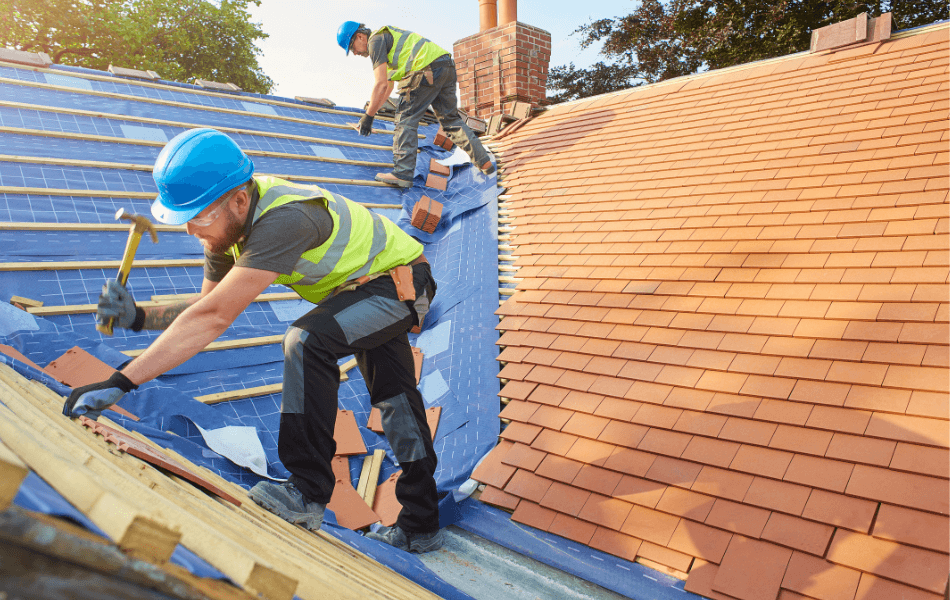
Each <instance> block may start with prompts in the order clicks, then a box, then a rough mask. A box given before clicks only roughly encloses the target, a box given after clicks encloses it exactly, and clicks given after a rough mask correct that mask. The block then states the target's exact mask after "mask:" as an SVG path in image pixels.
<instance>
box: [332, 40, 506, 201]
mask: <svg viewBox="0 0 950 600" xmlns="http://www.w3.org/2000/svg"><path fill="white" fill-rule="evenodd" d="M336 41H337V43H338V44H339V45H340V47H341V48H343V49H344V50H346V53H347V55H349V53H350V52H351V51H352V52H353V54H356V55H359V56H368V57H370V58H371V59H372V61H373V77H374V79H375V84H374V86H373V95H372V97H371V98H370V100H369V105H368V106H367V107H366V114H365V115H363V117H362V118H361V119H360V122H359V128H360V135H369V134H370V133H371V132H372V128H373V118H374V116H375V115H376V112H377V111H378V110H379V109H380V107H382V106H383V104H384V103H385V102H386V100H387V99H388V98H389V96H390V94H392V91H393V86H394V82H399V102H398V103H397V105H396V130H395V132H394V133H393V171H392V173H379V174H377V175H376V181H382V182H383V183H388V184H390V185H395V186H398V187H402V188H407V187H411V186H412V178H413V176H414V175H415V169H416V152H417V149H418V147H419V137H418V131H419V121H420V120H421V119H422V116H423V115H424V114H425V112H426V109H427V108H429V107H430V106H431V107H432V111H433V112H434V113H435V116H436V118H438V120H439V123H440V124H441V125H442V129H443V131H445V135H446V136H448V137H449V139H451V140H452V141H453V142H455V144H456V145H457V146H458V147H459V148H461V149H462V150H464V151H465V152H466V153H468V155H469V156H470V157H471V159H472V162H473V163H475V165H476V166H477V167H478V168H479V169H481V171H482V172H483V173H485V174H491V173H494V172H495V167H494V165H493V164H492V162H491V157H490V156H489V154H488V151H487V150H485V147H484V146H483V145H482V143H481V141H479V139H478V137H477V136H476V135H475V134H474V133H472V130H471V129H469V127H468V126H467V125H466V124H465V122H464V121H463V120H462V118H461V117H460V116H459V112H458V100H457V96H456V94H455V86H456V82H457V77H456V74H455V62H454V61H453V60H452V55H451V54H450V53H449V52H447V51H445V50H443V49H442V48H440V47H439V46H437V45H436V44H434V43H433V42H430V41H429V40H427V39H425V38H424V37H422V36H421V35H419V34H418V33H413V32H411V31H405V30H403V29H398V28H396V27H392V26H388V25H386V26H383V27H380V28H379V29H377V30H376V31H370V29H368V28H367V27H366V26H364V25H363V24H361V23H357V22H356V21H347V22H345V23H343V24H342V25H340V29H339V30H338V31H337V34H336Z"/></svg>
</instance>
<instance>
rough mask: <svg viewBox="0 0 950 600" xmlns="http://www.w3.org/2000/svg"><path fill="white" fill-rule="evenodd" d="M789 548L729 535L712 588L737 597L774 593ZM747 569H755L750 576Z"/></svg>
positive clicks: (753, 599) (761, 598) (757, 598)
mask: <svg viewBox="0 0 950 600" xmlns="http://www.w3.org/2000/svg"><path fill="white" fill-rule="evenodd" d="M791 556H792V551H791V550H788V549H786V548H781V547H779V546H776V545H774V544H770V543H767V542H760V541H758V540H751V539H748V538H745V537H742V536H738V535H737V536H733V537H732V540H731V541H730V542H729V547H728V548H727V549H726V553H725V555H724V556H723V558H722V563H720V565H719V569H718V570H717V572H716V576H715V578H714V579H713V583H712V588H713V590H715V591H717V592H721V593H724V594H728V595H730V596H734V597H736V598H739V599H740V600H767V599H774V598H775V597H776V596H778V591H779V587H780V586H781V584H782V579H783V578H784V576H785V569H786V567H787V566H788V562H789V559H791ZM750 573H755V576H754V577H750V576H749V574H750Z"/></svg>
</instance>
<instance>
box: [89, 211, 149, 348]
mask: <svg viewBox="0 0 950 600" xmlns="http://www.w3.org/2000/svg"><path fill="white" fill-rule="evenodd" d="M141 240H142V232H141V231H136V228H135V227H134V226H133V227H132V229H131V231H129V240H128V241H127V242H126V243H125V252H124V253H123V254H122V262H121V263H120V264H119V274H118V275H116V281H118V282H119V285H121V286H122V287H125V284H126V282H128V281H129V272H130V271H131V270H132V261H133V260H134V259H135V251H136V250H138V248H139V242H140V241H141ZM114 327H115V317H109V318H108V319H106V320H105V321H103V322H99V321H97V322H96V331H98V332H99V333H103V334H105V335H112V331H113V329H114Z"/></svg>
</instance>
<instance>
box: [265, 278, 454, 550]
mask: <svg viewBox="0 0 950 600" xmlns="http://www.w3.org/2000/svg"><path fill="white" fill-rule="evenodd" d="M412 271H413V282H414V287H415V290H416V296H417V298H420V299H422V298H423V295H425V299H424V300H421V301H423V302H425V305H426V306H427V301H428V300H429V299H431V296H432V295H434V293H435V287H436V286H435V281H434V279H433V278H432V272H431V270H430V268H429V265H428V264H427V263H420V264H417V265H414V266H413V267H412ZM417 308H418V305H414V303H413V302H403V301H400V300H399V299H398V296H397V294H396V286H395V284H394V283H393V280H392V278H391V277H390V276H389V275H383V276H380V277H377V278H376V279H373V280H372V281H369V282H368V283H365V284H363V285H361V286H360V287H358V288H356V289H355V290H352V291H347V292H341V293H339V294H337V295H335V296H332V297H328V298H326V299H325V300H323V301H321V302H320V304H319V305H318V306H317V307H316V308H314V309H313V310H312V311H310V312H309V313H307V314H306V315H304V316H302V317H300V318H299V319H297V321H295V322H294V323H293V325H291V326H290V327H289V328H288V330H287V333H286V334H285V335H284V343H283V347H284V383H283V394H282V399H281V400H282V401H281V415H280V433H279V437H278V442H277V451H278V455H279V456H280V460H281V462H283V464H284V466H285V467H286V468H287V470H288V471H290V473H291V479H290V480H291V481H292V482H293V483H294V485H296V486H297V488H298V489H299V490H300V491H301V492H302V493H303V494H304V495H305V496H306V497H307V498H308V499H309V500H311V501H314V502H319V503H321V504H326V503H328V502H329V501H330V497H331V495H332V494H333V486H334V483H335V478H334V475H333V470H332V468H331V461H332V460H333V455H334V453H335V451H336V442H334V441H333V429H334V426H335V424H336V413H337V409H338V404H337V393H338V391H339V385H340V369H339V367H338V365H337V361H338V360H339V359H341V358H343V357H346V356H349V355H355V357H356V361H357V364H358V366H359V369H360V371H361V372H362V374H363V378H364V379H365V380H366V387H367V388H368V389H369V395H370V402H371V403H372V405H373V406H374V407H377V408H379V409H380V411H381V413H382V417H383V430H384V432H385V434H386V437H387V439H388V440H389V443H390V446H392V448H393V452H394V454H395V456H396V460H398V461H399V467H400V468H401V469H402V475H400V476H399V479H398V480H397V481H396V498H397V499H398V500H399V502H400V504H402V510H401V512H400V513H399V518H398V520H397V521H396V524H397V525H399V527H401V528H402V529H403V530H404V531H407V532H412V533H430V532H433V531H436V530H438V528H439V506H438V495H437V491H436V485H435V478H434V473H435V468H436V464H437V459H436V456H435V450H434V448H433V447H432V436H431V433H430V431H429V425H428V423H427V421H426V415H425V405H424V403H423V401H422V394H421V393H420V392H419V390H418V388H417V387H416V378H415V366H414V362H413V358H412V348H411V347H410V345H409V337H408V335H407V334H408V331H409V329H410V328H411V327H412V326H413V325H415V324H416V323H417V316H416V314H417V310H416V309H417Z"/></svg>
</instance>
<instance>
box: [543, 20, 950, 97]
mask: <svg viewBox="0 0 950 600" xmlns="http://www.w3.org/2000/svg"><path fill="white" fill-rule="evenodd" d="M947 27H950V21H938V22H937V23H931V24H930V25H922V26H920V27H915V28H913V29H902V30H901V31H898V32H896V33H894V34H892V35H891V37H890V38H888V40H897V39H902V38H906V37H913V36H916V35H923V34H926V33H931V32H932V31H936V30H939V29H943V28H947ZM883 41H887V40H883ZM823 52H826V51H823ZM809 54H817V53H813V52H812V51H811V50H803V51H801V52H796V53H794V54H786V55H785V56H776V57H773V58H763V59H761V60H756V61H752V62H748V63H742V64H740V65H733V66H731V67H723V68H721V69H715V70H712V71H703V72H702V73H690V74H689V75H681V76H679V77H674V78H673V79H665V80H663V81H657V82H655V83H648V84H646V85H637V86H633V87H629V88H625V89H622V90H616V91H613V92H607V93H604V94H598V95H596V96H588V97H586V98H578V99H576V100H570V101H568V102H562V103H561V104H555V105H552V106H550V107H548V108H549V110H550V109H555V108H561V107H564V106H571V105H574V104H577V103H578V102H589V101H591V100H597V99H602V98H608V97H610V96H615V95H619V94H625V93H629V92H631V91H633V90H642V89H656V88H658V87H661V86H665V85H669V84H672V83H677V82H680V83H681V82H684V81H689V80H692V79H698V78H700V77H707V76H713V75H722V74H725V73H732V72H736V71H742V70H745V69H751V68H753V67H760V66H762V65H767V64H770V63H775V62H781V61H785V60H791V59H793V58H801V57H803V56H806V55H809Z"/></svg>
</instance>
